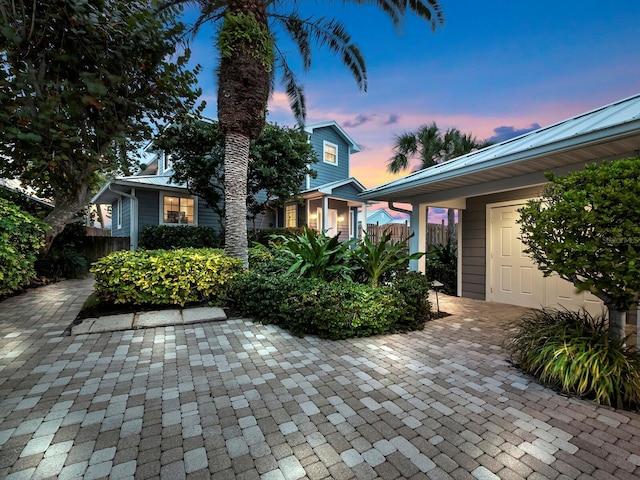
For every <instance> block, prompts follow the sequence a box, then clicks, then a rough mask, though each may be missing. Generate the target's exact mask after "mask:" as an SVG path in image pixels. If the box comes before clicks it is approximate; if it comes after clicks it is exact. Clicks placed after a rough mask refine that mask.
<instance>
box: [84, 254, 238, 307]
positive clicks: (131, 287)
mask: <svg viewBox="0 0 640 480" xmlns="http://www.w3.org/2000/svg"><path fill="white" fill-rule="evenodd" d="M91 271H92V272H93V273H94V274H95V279H96V292H97V293H98V296H99V298H100V300H101V301H112V302H114V303H128V304H134V305H141V304H153V305H181V306H184V305H185V304H187V303H190V302H201V301H209V302H212V303H214V304H221V303H222V302H223V300H224V299H226V296H227V290H228V287H229V284H230V282H231V281H232V280H233V278H234V277H235V276H236V275H237V274H238V273H240V272H241V271H242V262H241V261H239V260H238V259H233V258H229V257H226V256H225V255H224V253H223V252H222V251H221V250H215V249H178V250H141V251H137V252H130V251H119V252H114V253H111V254H110V255H108V256H106V257H104V258H102V259H100V260H98V261H97V262H95V263H94V264H93V266H92V268H91Z"/></svg>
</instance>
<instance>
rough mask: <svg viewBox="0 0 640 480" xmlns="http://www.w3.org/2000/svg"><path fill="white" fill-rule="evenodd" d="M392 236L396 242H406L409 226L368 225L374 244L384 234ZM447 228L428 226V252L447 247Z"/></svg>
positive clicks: (389, 224) (439, 225) (403, 224)
mask: <svg viewBox="0 0 640 480" xmlns="http://www.w3.org/2000/svg"><path fill="white" fill-rule="evenodd" d="M385 232H387V233H389V234H391V239H392V240H393V241H396V242H404V241H406V240H407V238H409V225H408V224H407V223H406V222H405V223H387V224H385V225H380V224H377V223H369V224H367V235H368V236H369V238H370V239H371V241H372V242H373V243H378V241H380V238H381V237H382V235H384V233H385ZM446 243H447V226H446V225H445V224H444V221H443V222H442V223H428V224H427V250H430V249H431V247H434V246H436V245H440V244H442V245H446Z"/></svg>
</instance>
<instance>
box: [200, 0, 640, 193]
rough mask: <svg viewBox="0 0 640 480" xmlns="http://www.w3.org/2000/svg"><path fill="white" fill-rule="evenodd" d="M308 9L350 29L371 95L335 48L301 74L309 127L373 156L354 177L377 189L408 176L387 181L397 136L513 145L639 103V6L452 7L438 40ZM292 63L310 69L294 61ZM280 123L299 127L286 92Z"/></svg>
mask: <svg viewBox="0 0 640 480" xmlns="http://www.w3.org/2000/svg"><path fill="white" fill-rule="evenodd" d="M283 3H285V4H286V3H294V2H283ZM297 3H298V5H299V6H300V8H301V9H303V11H302V13H301V15H302V16H309V15H314V16H331V17H335V18H338V19H340V20H342V21H343V23H344V25H345V27H346V29H347V30H348V31H349V32H350V33H351V35H352V37H353V39H354V41H355V42H356V43H357V44H358V46H359V47H360V48H361V50H362V52H363V55H364V58H365V60H366V62H367V69H368V81H369V89H368V92H367V93H362V92H360V91H359V90H358V88H357V85H356V83H355V81H354V80H353V78H352V77H351V76H350V73H349V72H348V71H347V70H346V69H345V68H344V67H343V66H342V64H341V63H340V61H339V59H337V58H335V57H333V55H332V54H331V53H330V52H328V50H326V49H323V48H316V49H315V51H314V56H313V65H312V67H311V71H310V72H309V73H307V74H304V73H303V72H302V71H301V69H298V72H299V73H298V75H299V79H300V80H301V81H302V83H303V84H304V87H305V92H306V97H307V123H308V124H313V123H317V122H324V121H329V120H336V121H337V122H338V123H340V124H341V125H342V126H343V127H344V129H345V130H346V131H347V133H348V134H349V135H350V136H351V137H352V138H353V139H354V140H355V141H356V143H358V144H359V145H360V146H361V147H362V152H360V153H358V154H356V155H353V157H352V162H351V175H352V176H355V177H357V178H358V179H359V180H360V181H361V182H362V183H363V184H364V185H365V186H366V187H374V186H376V185H380V184H382V183H386V182H388V181H390V180H393V179H395V178H398V177H400V176H403V175H390V174H388V173H387V172H386V164H387V161H388V159H389V158H390V156H391V154H392V146H393V143H394V140H395V136H396V135H399V134H401V133H403V132H405V131H411V130H415V129H416V128H417V127H419V126H420V125H423V124H425V123H430V122H432V121H435V122H436V123H437V124H438V125H439V126H441V127H443V128H447V127H454V126H455V127H458V128H459V129H461V130H462V131H463V132H470V133H473V134H475V135H476V136H477V137H478V138H480V139H486V138H491V137H494V138H496V139H505V138H507V137H509V136H514V135H516V134H518V133H524V132H526V131H528V130H531V129H533V128H537V127H538V126H546V125H550V124H552V123H555V122H558V121H561V120H564V119H566V118H569V117H571V116H573V115H577V114H580V113H583V112H586V111H588V110H591V109H593V108H597V107H599V106H602V105H605V104H608V103H611V102H613V101H615V100H618V99H621V98H625V97H628V96H630V95H633V94H636V93H638V92H640V61H639V57H638V54H639V52H640V32H639V31H638V28H639V27H640V1H638V0H613V1H610V2H596V1H592V0H584V1H579V2H578V1H566V0H555V1H550V0H538V1H535V2H534V1H531V0H523V1H513V0H510V1H505V0H494V1H493V2H470V1H463V0H441V6H442V8H443V11H444V15H445V24H444V26H442V27H440V28H439V29H438V30H437V31H436V32H435V33H432V32H431V30H430V28H429V26H428V25H427V23H426V22H423V21H419V20H418V19H417V18H415V17H414V16H409V17H408V19H407V21H406V23H405V24H404V25H403V27H402V29H401V31H400V32H398V31H396V30H395V29H394V27H393V25H392V23H391V21H390V20H389V19H388V18H387V17H386V16H385V15H384V14H382V13H381V12H379V11H378V9H376V8H374V7H371V6H360V5H354V4H347V5H343V4H342V3H341V2H337V1H336V2H321V1H318V2H297ZM211 36H212V33H211V31H207V30H203V31H202V32H201V33H200V35H198V36H197V37H196V39H195V40H194V41H193V44H192V50H193V60H194V62H198V63H200V64H201V65H202V66H203V71H202V73H201V75H200V81H201V87H202V88H203V98H204V99H205V100H206V101H207V103H208V106H207V109H206V110H205V114H206V115H207V116H210V117H213V118H215V117H216V106H215V98H216V86H215V79H214V69H215V65H216V58H217V57H216V55H215V53H214V50H213V46H212V45H213V44H212V40H211ZM290 58H291V59H292V65H293V66H296V65H299V61H298V59H297V54H296V52H295V51H292V55H291V56H290ZM269 112H270V113H269V117H268V119H269V120H270V121H273V122H277V123H279V124H284V125H291V126H292V125H293V124H294V123H295V122H294V120H293V116H292V115H291V113H290V111H289V109H288V104H287V100H286V96H285V95H284V93H283V91H282V88H281V87H280V85H279V84H278V85H277V87H276V91H275V93H274V95H273V98H272V100H271V101H270V103H269ZM407 173H408V172H407Z"/></svg>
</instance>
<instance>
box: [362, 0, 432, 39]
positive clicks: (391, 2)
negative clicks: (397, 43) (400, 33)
mask: <svg viewBox="0 0 640 480" xmlns="http://www.w3.org/2000/svg"><path fill="white" fill-rule="evenodd" d="M353 3H358V4H361V5H365V4H373V5H376V6H377V7H379V8H380V9H381V10H382V11H383V12H384V13H386V14H387V15H388V16H389V18H391V21H393V24H394V26H395V27H396V28H398V27H399V26H400V25H401V23H402V21H403V20H404V19H405V17H406V14H407V11H408V10H410V11H412V12H413V13H415V14H416V15H417V16H418V17H420V18H422V19H423V20H426V21H427V22H428V23H429V25H430V26H431V31H435V30H436V29H437V28H438V26H440V25H443V24H444V12H443V11H442V8H441V7H440V3H439V2H438V0H354V2H353Z"/></svg>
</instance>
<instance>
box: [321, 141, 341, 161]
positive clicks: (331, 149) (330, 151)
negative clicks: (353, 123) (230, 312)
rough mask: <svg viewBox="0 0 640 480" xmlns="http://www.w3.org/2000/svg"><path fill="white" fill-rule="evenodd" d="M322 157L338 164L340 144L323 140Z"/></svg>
mask: <svg viewBox="0 0 640 480" xmlns="http://www.w3.org/2000/svg"><path fill="white" fill-rule="evenodd" d="M322 152H323V153H322V159H323V160H324V162H325V163H330V164H332V165H337V164H338V146H337V145H336V144H335V143H330V142H323V145H322Z"/></svg>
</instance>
